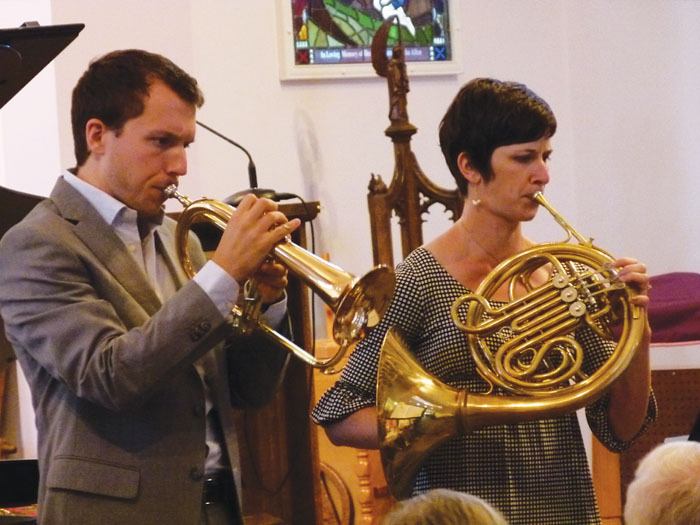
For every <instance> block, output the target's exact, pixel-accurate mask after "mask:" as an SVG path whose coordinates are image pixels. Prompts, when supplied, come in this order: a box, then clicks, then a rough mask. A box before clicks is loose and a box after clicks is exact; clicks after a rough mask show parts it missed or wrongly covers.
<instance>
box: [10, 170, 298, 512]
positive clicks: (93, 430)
mask: <svg viewBox="0 0 700 525" xmlns="http://www.w3.org/2000/svg"><path fill="white" fill-rule="evenodd" d="M174 225H175V223H174V221H172V220H171V219H169V218H167V217H166V218H165V219H164V222H163V224H162V226H159V227H158V228H157V241H158V243H159V246H158V249H159V250H161V253H163V254H164V256H165V258H166V260H167V261H168V262H169V265H170V267H171V270H172V273H173V275H174V276H175V279H176V281H177V284H178V287H179V290H178V291H177V292H176V294H175V295H174V296H173V297H172V298H170V299H168V300H167V301H166V302H165V303H164V304H161V303H160V301H159V299H158V297H157V296H156V294H155V293H154V291H153V289H152V287H151V286H150V284H149V283H148V280H147V278H146V276H145V275H144V273H143V271H142V270H141V269H140V268H139V266H137V265H136V263H135V262H134V260H133V259H132V256H131V255H130V254H129V253H128V251H127V249H126V247H125V246H124V244H123V243H122V241H121V240H120V239H119V238H118V237H117V235H116V234H115V233H114V232H113V230H112V229H111V228H110V226H109V225H107V224H106V223H105V222H104V220H103V219H102V218H101V217H100V215H99V214H98V213H97V212H96V210H95V209H94V208H93V207H92V206H91V205H90V204H89V203H88V202H87V201H86V200H85V199H84V198H83V197H82V196H81V195H80V194H79V193H78V192H77V191H76V190H75V189H74V188H72V187H71V186H70V185H69V184H68V183H67V182H65V181H64V180H63V179H62V178H59V180H58V181H57V183H56V185H55V187H54V189H53V192H52V194H51V197H50V198H49V199H47V200H45V201H42V202H41V203H40V204H39V205H37V207H36V208H34V210H32V211H31V212H30V213H29V215H28V216H27V217H26V218H25V219H24V220H23V221H22V222H20V223H19V224H18V225H16V226H15V227H13V228H12V229H11V230H10V231H9V232H8V233H7V234H6V235H5V236H4V237H3V239H2V242H0V268H1V271H0V312H1V313H2V317H3V319H4V322H5V329H6V333H7V337H8V339H9V341H10V342H11V343H12V345H13V347H14V349H15V352H16V353H17V358H18V360H19V363H20V365H21V366H22V370H23V371H24V374H25V375H26V377H27V380H28V382H29V385H30V387H31V391H32V399H33V405H34V409H35V411H36V424H37V427H38V435H39V443H38V447H39V465H40V487H39V514H40V521H41V522H42V523H52V524H53V523H69V524H71V525H73V524H81V523H99V524H100V525H104V524H109V523H115V524H116V523H119V524H126V523H129V524H134V523H168V524H171V523H173V524H179V523H183V524H189V523H192V524H194V523H198V521H199V519H200V510H201V496H202V483H203V482H202V476H203V472H204V462H205V455H206V450H205V418H204V412H205V400H204V387H203V382H202V380H201V379H200V376H199V375H198V374H197V372H196V371H195V368H194V366H193V364H194V363H195V361H197V360H199V359H201V360H202V361H201V362H202V364H203V366H204V368H205V372H206V381H207V384H208V385H209V386H210V388H211V390H212V393H213V398H214V404H215V406H216V408H217V409H218V413H219V415H220V420H221V425H222V428H223V433H224V435H225V438H226V439H225V441H226V448H227V452H228V456H229V458H230V459H231V462H232V468H233V469H234V474H235V477H236V478H237V482H238V486H239V487H240V477H239V471H238V461H237V460H238V451H237V445H236V441H235V434H234V429H233V421H232V413H231V410H230V406H231V405H230V402H231V397H232V396H233V398H235V399H246V398H247V397H248V396H249V395H250V397H251V398H253V399H259V397H260V391H261V389H270V388H271V387H272V385H274V384H275V383H276V381H277V380H278V379H279V373H280V371H281V369H282V368H283V362H284V360H285V357H284V355H282V356H280V352H279V351H276V350H274V349H269V348H249V347H246V345H241V344H239V345H237V346H235V347H233V348H231V347H230V345H229V346H228V347H226V349H224V348H223V345H220V344H219V343H221V342H222V341H223V340H224V338H226V337H228V336H229V335H230V326H229V325H228V324H227V323H226V320H225V319H224V317H223V316H222V315H221V313H220V312H219V311H218V310H217V309H216V307H215V306H214V304H213V303H212V302H211V300H210V299H209V298H208V296H207V295H206V294H205V293H204V292H203V291H202V289H201V288H200V287H199V286H198V285H197V284H196V283H194V282H191V281H188V280H187V278H186V276H185V275H184V273H183V272H182V269H181V268H180V265H179V264H178V261H177V259H176V256H175V253H174V245H173V243H174V241H173V239H174ZM191 244H192V245H193V246H192V249H193V253H195V254H197V257H196V259H197V262H198V263H200V264H201V263H203V261H204V256H203V254H202V252H201V248H200V247H199V244H198V243H197V242H196V240H194V239H192V243H191ZM258 346H259V345H258ZM212 348H214V350H213V351H210V350H212ZM253 354H254V357H253ZM227 370H231V371H233V372H234V373H233V374H232V375H229V374H228V373H227ZM231 378H235V382H236V383H237V384H235V385H234V384H229V382H230V381H231V382H233V381H234V379H231Z"/></svg>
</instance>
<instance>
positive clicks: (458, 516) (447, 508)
mask: <svg viewBox="0 0 700 525" xmlns="http://www.w3.org/2000/svg"><path fill="white" fill-rule="evenodd" d="M382 524H383V525H507V522H506V520H505V518H504V517H503V516H502V515H501V514H500V513H499V512H498V511H497V510H496V509H494V508H493V507H492V506H491V505H489V504H488V503H486V502H485V501H484V500H482V499H481V498H479V497H477V496H473V495H471V494H466V493H464V492H457V491H454V490H447V489H434V490H430V491H428V492H426V493H424V494H420V495H418V496H414V497H412V498H411V499H408V500H406V501H402V502H400V503H399V504H398V505H397V506H396V507H395V508H394V509H393V510H392V511H391V512H390V513H389V514H387V515H386V516H385V518H384V521H383V522H382Z"/></svg>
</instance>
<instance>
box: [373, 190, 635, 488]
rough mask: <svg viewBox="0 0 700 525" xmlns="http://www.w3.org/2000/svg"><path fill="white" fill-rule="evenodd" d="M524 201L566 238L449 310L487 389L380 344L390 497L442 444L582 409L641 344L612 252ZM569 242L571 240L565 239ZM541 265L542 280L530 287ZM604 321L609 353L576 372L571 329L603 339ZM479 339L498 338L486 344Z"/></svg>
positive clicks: (396, 340) (393, 341) (391, 335)
mask: <svg viewBox="0 0 700 525" xmlns="http://www.w3.org/2000/svg"><path fill="white" fill-rule="evenodd" d="M532 198H533V200H535V201H536V202H538V203H539V204H540V205H541V206H543V207H544V208H546V209H547V211H549V212H550V214H551V215H552V216H553V217H554V219H555V220H556V221H557V222H558V223H559V224H560V225H561V226H562V227H563V228H564V229H565V231H566V232H567V238H566V239H565V240H564V241H563V242H560V243H545V244H540V245H536V246H533V247H531V248H529V249H527V250H525V251H523V252H521V253H519V254H516V255H514V256H513V257H511V258H509V259H506V260H505V261H503V262H501V263H500V264H499V265H498V266H497V267H496V268H494V269H493V270H492V271H491V272H490V273H489V274H488V275H487V276H486V278H485V279H484V280H483V281H482V282H481V284H480V285H479V287H478V288H477V290H476V291H475V292H474V293H469V294H465V295H463V296H461V297H459V298H457V300H456V301H455V302H454V303H453V305H452V309H451V317H452V321H453V322H454V323H455V325H456V326H457V327H458V328H459V329H460V330H461V331H463V332H464V333H465V334H466V337H467V339H468V343H469V351H470V353H471V356H472V358H473V359H474V361H475V364H476V368H477V371H478V373H479V375H480V376H481V377H482V378H483V379H484V381H485V382H486V383H487V385H488V389H487V391H486V393H484V394H476V393H471V392H469V391H467V390H459V389H456V388H453V387H451V386H449V385H446V384H445V383H443V382H442V381H440V380H439V379H437V378H435V377H433V376H432V375H431V374H429V373H428V372H426V371H425V370H423V369H422V367H421V365H420V364H419V363H418V361H417V360H416V359H415V358H414V357H413V354H412V352H411V351H410V349H409V348H408V345H407V344H406V343H405V341H404V339H403V337H402V335H401V333H400V331H399V330H397V329H396V328H391V329H390V330H389V331H388V332H387V334H386V336H385V338H384V341H383V344H382V348H381V355H380V358H379V364H378V371H377V401H376V403H377V414H378V425H379V438H380V451H381V457H382V464H383V467H384V473H385V475H386V478H387V483H388V485H389V489H390V491H391V492H392V494H393V495H394V496H395V497H397V498H405V497H408V496H409V495H410V492H411V488H412V485H413V479H414V477H415V475H416V473H417V471H418V469H419V468H420V466H421V464H422V463H423V461H424V460H425V459H426V457H427V456H428V455H429V454H430V453H431V451H433V450H434V449H435V448H436V447H438V446H439V445H440V444H442V443H444V442H445V441H447V440H448V439H451V438H453V437H455V436H457V435H460V434H464V433H468V432H471V431H474V430H477V429H480V428H483V427H485V426H489V425H500V424H510V423H519V422H522V421H528V420H534V419H541V418H550V417H558V416H561V415H564V414H567V413H570V412H573V411H575V410H578V409H579V408H583V407H584V406H586V405H588V404H590V403H592V402H593V401H595V400H596V399H598V398H599V397H600V396H601V395H602V394H603V393H604V392H605V391H606V389H607V388H608V387H609V386H610V385H611V384H612V383H613V382H614V381H615V380H616V379H617V378H618V377H619V376H620V375H621V374H622V373H623V372H624V370H625V369H626V368H627V366H628V365H629V363H630V362H631V361H632V359H633V357H634V355H635V353H636V351H637V349H638V347H639V346H640V344H641V341H642V339H643V335H644V330H645V328H646V324H647V319H646V310H645V309H644V308H642V307H640V306H637V305H635V304H633V303H632V302H631V301H630V300H631V299H632V298H633V297H634V296H635V295H637V293H638V292H636V291H635V290H634V289H632V288H630V287H627V286H625V285H624V283H622V282H621V281H619V280H618V273H617V271H616V270H615V269H614V268H613V266H612V264H611V263H612V262H613V260H614V259H613V258H612V256H611V255H610V254H608V253H607V252H605V251H604V250H602V249H600V248H598V247H596V246H594V245H593V241H592V239H587V238H585V237H584V236H582V235H581V234H580V233H578V232H577V231H576V230H575V229H574V228H573V227H571V226H570V225H569V224H568V223H567V222H566V221H565V220H564V218H563V217H562V216H561V215H560V214H559V213H558V212H557V211H556V210H555V209H554V208H553V207H552V206H551V204H550V203H549V202H548V201H547V200H546V199H545V197H544V195H543V194H542V193H541V192H538V193H535V194H534V195H533V196H532ZM572 237H575V238H576V240H577V241H578V244H573V243H570V242H569V241H570V240H571V238H572ZM541 269H545V270H546V271H547V274H548V275H549V278H548V279H547V280H546V282H544V284H537V283H533V282H532V279H531V278H532V276H533V274H534V273H535V272H537V271H538V270H541ZM504 289H505V290H507V294H508V299H509V300H508V301H507V302H506V303H505V304H504V305H503V306H493V305H492V301H491V298H492V297H493V295H494V294H495V293H496V292H497V291H499V290H504ZM523 289H524V292H523ZM494 302H495V301H494ZM465 309H466V313H465V312H464V310H465ZM614 324H619V325H620V326H621V329H620V335H619V340H618V341H617V343H616V345H615V349H614V351H613V353H612V354H611V356H610V357H609V358H608V359H607V361H606V362H605V363H604V364H602V365H601V366H600V367H599V368H598V369H597V370H595V371H594V372H593V373H591V374H586V373H585V372H584V371H583V369H582V363H583V359H584V349H583V347H582V346H581V345H580V344H579V343H578V342H577V341H576V339H575V335H574V333H575V331H576V330H577V329H579V328H580V327H582V326H587V327H588V328H590V329H591V330H593V332H595V333H596V334H598V335H599V336H600V337H602V338H604V339H606V340H611V341H612V340H613V339H614V338H615V336H614V335H613V334H612V331H611V326H612V325H614ZM489 336H492V338H491V340H492V341H493V339H494V337H493V336H496V337H498V339H500V340H504V341H505V342H504V343H503V344H501V345H500V346H498V347H497V348H494V347H493V346H494V343H493V342H489V341H488V340H487V337H489ZM496 388H498V389H499V392H498V393H495V392H494V391H495V390H496Z"/></svg>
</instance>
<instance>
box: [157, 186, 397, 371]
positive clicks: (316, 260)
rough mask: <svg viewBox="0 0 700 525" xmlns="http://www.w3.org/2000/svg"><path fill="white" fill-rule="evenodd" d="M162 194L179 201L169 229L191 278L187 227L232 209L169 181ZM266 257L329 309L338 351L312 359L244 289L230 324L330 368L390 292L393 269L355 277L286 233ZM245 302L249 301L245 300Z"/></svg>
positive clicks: (216, 221)
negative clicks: (191, 196) (179, 208)
mask: <svg viewBox="0 0 700 525" xmlns="http://www.w3.org/2000/svg"><path fill="white" fill-rule="evenodd" d="M165 194H166V195H167V196H168V197H171V198H175V199H177V200H178V201H179V202H180V204H182V205H183V206H184V210H183V211H182V213H181V214H180V217H179V219H178V222H177V227H176V230H175V237H176V246H177V254H178V258H179V260H180V264H181V265H182V267H183V269H184V271H185V273H186V274H187V275H188V277H190V278H192V277H193V276H194V274H195V270H194V268H193V266H192V261H191V260H190V256H189V254H188V252H187V240H188V237H189V231H190V227H191V226H192V225H193V224H194V223H196V222H210V223H212V224H213V225H214V226H216V227H217V228H218V229H220V230H222V231H223V230H224V229H225V228H226V225H227V224H228V221H229V220H230V219H231V216H232V214H233V211H234V208H233V207H232V206H230V205H228V204H226V203H223V202H220V201H216V200H213V199H199V200H196V201H191V200H190V199H188V198H187V197H185V196H184V195H182V194H180V193H179V192H178V191H177V187H176V186H175V185H171V186H169V187H167V188H166V189H165ZM271 256H272V257H273V258H274V259H275V260H277V261H278V262H279V263H281V264H282V265H284V266H285V267H286V268H287V270H288V271H289V273H290V274H292V275H294V276H296V277H298V278H299V279H300V280H301V281H302V282H303V283H304V284H306V285H307V286H309V288H311V290H312V291H313V292H314V293H316V294H317V295H318V296H319V297H321V299H322V300H323V301H324V302H325V303H326V304H327V305H328V306H329V307H330V308H331V310H332V311H333V312H334V314H335V320H334V322H333V339H334V340H335V342H336V343H337V344H338V345H339V347H340V348H339V349H338V351H337V352H336V353H335V354H334V355H333V356H331V357H329V358H327V359H322V360H321V359H317V358H316V357H314V356H313V355H312V354H310V353H309V352H307V351H306V350H304V349H302V348H301V347H299V346H298V345H296V344H295V343H293V342H292V341H290V340H289V339H287V338H286V337H284V336H283V335H281V334H279V333H278V332H276V331H275V330H273V329H272V328H270V327H269V326H267V325H266V324H265V323H264V322H263V321H262V319H260V318H259V317H258V314H259V311H260V308H259V304H256V302H257V298H256V294H255V293H254V292H250V293H248V291H249V290H250V288H251V287H250V283H251V282H252V281H248V282H247V283H246V286H245V289H246V292H247V294H246V295H248V297H247V301H246V302H244V304H243V306H240V305H236V306H234V308H233V312H232V313H233V319H234V321H233V324H234V326H235V327H237V328H238V329H239V330H241V331H243V332H249V331H253V330H257V331H259V332H261V333H262V334H263V335H265V336H266V337H268V338H269V339H271V340H272V341H273V342H275V343H276V344H277V345H279V346H281V347H283V348H284V349H286V350H287V351H289V352H291V353H292V354H294V355H295V356H296V357H298V358H299V359H301V360H302V361H304V362H305V363H306V364H308V365H310V366H312V367H314V368H320V369H323V370H324V372H327V373H330V372H332V371H333V367H334V365H336V364H337V363H338V362H339V361H340V360H341V359H342V358H343V355H344V354H345V352H346V351H347V349H348V348H349V347H351V346H353V345H354V344H355V343H357V342H358V341H360V340H361V339H362V338H363V337H364V336H365V333H366V330H367V328H370V327H372V326H374V325H375V324H377V323H378V322H379V320H380V319H381V317H382V316H383V315H384V312H385V311H386V309H387V307H388V306H389V302H390V301H391V298H392V296H393V294H394V286H395V277H394V271H393V270H392V269H391V268H389V267H387V266H384V265H378V266H376V267H374V268H372V269H371V270H370V271H369V272H367V273H366V274H365V275H363V276H362V277H355V276H353V275H352V274H350V273H347V272H345V271H344V270H343V269H341V268H339V267H338V266H336V265H334V264H332V263H330V262H328V261H326V260H324V259H322V258H320V257H318V256H317V255H315V254H313V253H311V252H309V251H307V250H305V249H303V248H301V247H300V246H298V245H297V244H294V243H293V242H292V241H291V240H290V239H289V238H288V237H287V238H285V239H284V240H283V241H281V242H279V243H278V244H277V245H276V246H275V247H274V248H273V250H272V253H271ZM251 301H252V302H253V303H254V304H250V303H251Z"/></svg>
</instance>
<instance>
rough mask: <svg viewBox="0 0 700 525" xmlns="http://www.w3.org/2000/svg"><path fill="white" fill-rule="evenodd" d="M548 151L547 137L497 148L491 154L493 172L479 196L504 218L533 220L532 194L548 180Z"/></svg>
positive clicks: (534, 203) (549, 150) (549, 149)
mask: <svg viewBox="0 0 700 525" xmlns="http://www.w3.org/2000/svg"><path fill="white" fill-rule="evenodd" d="M551 154H552V147H551V144H550V139H549V138H541V139H539V140H536V141H533V142H524V143H520V144H509V145H508V146H500V147H498V148H496V149H495V150H494V151H493V154H492V155H491V171H492V174H493V176H492V178H491V180H489V181H488V182H485V183H484V184H483V187H482V188H481V192H480V195H479V198H480V199H481V200H482V202H483V203H484V204H486V205H488V206H489V208H490V209H492V210H493V211H494V212H495V213H496V214H497V215H500V216H502V217H504V218H506V219H509V220H512V221H529V220H532V219H533V218H534V217H535V213H536V212H537V206H538V205H537V203H536V202H535V201H533V200H532V194H533V193H535V192H536V191H541V190H544V187H545V186H546V185H547V183H548V182H549V168H548V166H547V162H548V160H549V157H550V155H551Z"/></svg>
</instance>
